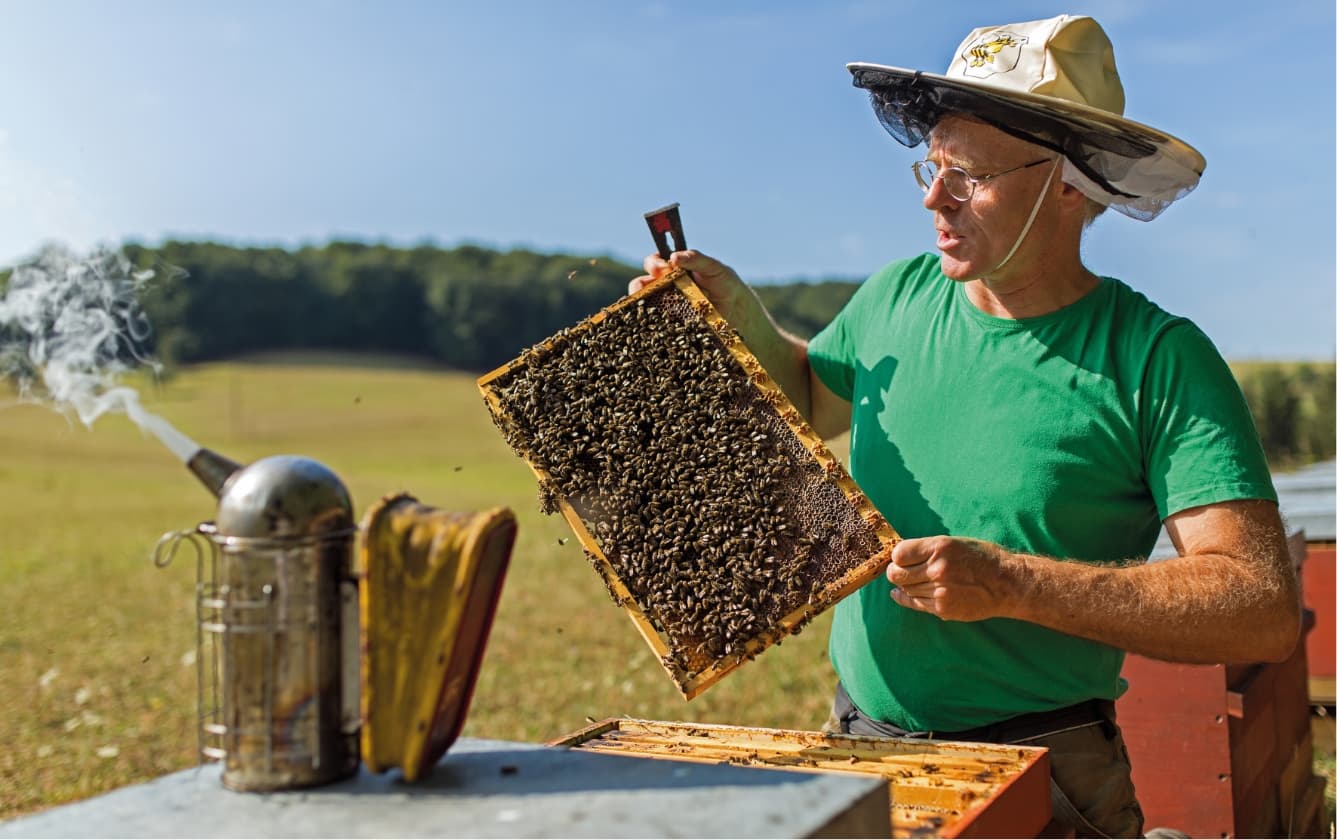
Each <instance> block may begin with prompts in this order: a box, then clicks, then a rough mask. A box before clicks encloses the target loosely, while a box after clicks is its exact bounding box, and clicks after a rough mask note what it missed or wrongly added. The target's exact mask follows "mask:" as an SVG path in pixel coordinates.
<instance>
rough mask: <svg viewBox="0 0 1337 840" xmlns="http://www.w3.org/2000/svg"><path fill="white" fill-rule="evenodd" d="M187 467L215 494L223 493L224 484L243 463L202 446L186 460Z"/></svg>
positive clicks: (220, 494)
mask: <svg viewBox="0 0 1337 840" xmlns="http://www.w3.org/2000/svg"><path fill="white" fill-rule="evenodd" d="M186 468H187V469H189V470H190V471H191V472H193V473H194V474H195V477H196V478H198V479H199V480H200V482H201V483H202V484H204V486H205V487H208V488H209V492H210V493H213V494H214V496H222V495H223V485H224V484H226V483H227V480H228V479H229V478H231V477H232V476H233V475H234V474H235V473H236V472H237V470H239V469H241V464H238V463H237V462H236V461H233V460H231V459H229V458H224V457H223V456H222V455H219V454H218V453H217V452H215V451H213V450H212V449H204V448H201V449H200V450H199V451H198V452H196V453H195V454H194V455H192V456H190V460H188V461H186Z"/></svg>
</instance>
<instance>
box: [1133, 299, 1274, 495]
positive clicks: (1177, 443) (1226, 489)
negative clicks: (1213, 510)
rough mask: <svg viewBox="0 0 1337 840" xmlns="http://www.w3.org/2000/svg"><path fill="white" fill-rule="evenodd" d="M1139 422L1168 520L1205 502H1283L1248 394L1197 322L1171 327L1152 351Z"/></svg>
mask: <svg viewBox="0 0 1337 840" xmlns="http://www.w3.org/2000/svg"><path fill="white" fill-rule="evenodd" d="M1141 422H1142V424H1143V429H1142V439H1143V440H1144V441H1145V442H1146V444H1145V446H1144V457H1145V458H1146V466H1147V481H1148V484H1149V485H1150V490H1151V494H1152V497H1153V498H1154V499H1155V500H1156V509H1157V512H1158V513H1159V514H1160V517H1161V518H1162V519H1164V518H1165V517H1167V516H1170V515H1171V514H1174V513H1178V512H1179V511H1182V510H1186V509H1188V508H1192V507H1197V506H1199V505H1207V504H1216V503H1219V502H1227V501H1234V500H1238V499H1270V500H1271V501H1276V500H1277V493H1276V490H1275V488H1274V487H1273V486H1272V478H1271V474H1270V471H1269V470H1268V465H1267V457H1266V456H1265V455H1264V454H1263V446H1262V442H1261V441H1260V440H1259V436H1258V430H1257V428H1256V427H1255V426H1254V422H1253V415H1252V414H1251V413H1250V412H1249V406H1248V403H1246V402H1245V400H1244V394H1243V393H1242V392H1241V391H1240V388H1239V384H1238V383H1237V382H1236V381H1235V376H1234V374H1233V373H1231V371H1230V367H1229V366H1228V365H1227V364H1226V362H1225V360H1224V359H1223V358H1222V357H1221V354H1220V353H1219V352H1218V351H1217V349H1216V347H1215V346H1214V345H1213V344H1212V342H1211V339H1209V338H1208V337H1207V336H1206V335H1205V334H1204V333H1203V332H1202V331H1201V330H1200V329H1198V328H1197V327H1196V326H1194V325H1193V324H1192V323H1191V322H1188V321H1177V322H1176V323H1174V324H1172V325H1171V326H1169V327H1167V328H1166V330H1165V331H1164V332H1163V333H1162V334H1161V335H1160V337H1159V339H1158V340H1157V342H1156V344H1155V346H1154V347H1153V348H1152V351H1151V354H1150V356H1149V358H1148V364H1147V369H1146V372H1145V374H1144V376H1143V381H1142V399H1141Z"/></svg>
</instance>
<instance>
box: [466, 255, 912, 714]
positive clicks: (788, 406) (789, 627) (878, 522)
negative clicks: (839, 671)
mask: <svg viewBox="0 0 1337 840" xmlns="http://www.w3.org/2000/svg"><path fill="white" fill-rule="evenodd" d="M671 289H676V290H677V292H678V293H680V294H681V295H682V296H683V297H685V298H686V300H687V303H688V305H689V306H690V307H691V308H692V309H694V310H695V311H696V312H697V313H698V314H699V315H700V318H701V321H702V323H703V324H704V325H705V326H706V327H708V328H709V330H710V332H711V333H712V334H713V336H714V338H715V340H717V341H719V342H720V343H721V344H722V345H723V346H724V348H725V349H726V350H727V351H728V352H729V354H730V355H731V356H732V357H733V358H734V360H735V361H737V362H738V363H739V364H740V365H741V366H742V368H743V370H744V372H745V373H746V374H748V377H747V378H748V380H749V382H750V385H751V387H752V388H755V389H757V390H759V391H760V392H761V393H762V396H763V397H764V399H763V400H761V401H760V402H759V404H769V405H770V406H772V408H773V410H774V411H775V412H776V413H777V414H778V415H779V417H780V419H781V420H782V421H783V422H784V425H785V427H787V428H788V429H789V431H790V432H791V433H792V434H793V435H794V437H795V438H797V440H798V442H799V443H800V444H801V445H802V448H803V450H804V451H805V452H806V453H807V454H808V456H809V457H810V458H811V459H812V460H813V461H815V462H816V464H817V466H818V467H819V468H820V469H821V470H822V474H823V475H825V476H826V481H828V482H831V483H833V484H835V485H836V486H837V488H838V489H839V490H840V491H841V495H842V496H843V498H844V500H845V502H846V503H847V504H848V505H849V506H850V507H851V508H853V510H854V512H855V513H856V514H857V515H858V516H859V518H861V519H862V520H863V521H864V523H866V524H867V525H868V527H869V528H870V530H871V531H872V533H873V535H874V536H875V537H876V538H877V540H878V542H879V543H880V545H881V548H880V550H878V551H876V552H875V553H873V554H872V555H871V556H869V557H868V558H866V559H865V560H863V561H862V562H860V563H858V564H856V565H854V566H853V567H850V568H846V569H845V570H844V572H843V573H842V574H840V575H839V576H836V577H835V578H834V579H832V580H829V581H827V582H825V584H824V585H823V586H821V587H820V588H819V589H816V590H815V591H814V592H813V593H812V597H811V598H810V599H809V600H808V602H807V603H805V604H802V605H800V606H799V607H797V608H796V609H794V610H792V611H790V612H789V613H788V614H786V615H785V616H783V617H782V618H780V619H779V620H778V621H777V622H776V623H775V624H774V625H773V626H772V627H770V628H769V629H766V630H763V631H762V632H760V633H758V634H757V635H755V636H753V637H752V638H750V639H747V640H745V641H744V644H743V649H742V650H741V651H736V652H732V653H727V654H724V655H722V656H719V657H716V658H715V659H714V660H712V661H711V662H710V663H709V664H708V665H706V666H705V667H703V668H700V669H696V670H690V671H689V670H686V669H676V668H674V667H671V666H670V665H669V660H668V654H669V653H670V650H671V645H670V644H667V643H666V641H665V638H664V636H663V635H662V634H661V633H660V632H659V631H658V630H656V629H655V627H654V625H653V623H652V622H651V621H650V619H649V618H648V617H647V616H646V614H645V610H644V609H643V607H642V605H641V604H640V603H638V602H637V600H636V598H635V597H634V596H633V595H632V593H631V591H630V590H629V589H628V587H627V586H626V584H625V583H624V582H623V581H622V579H621V578H620V577H619V576H618V574H617V572H616V570H615V569H614V568H613V565H612V563H611V562H610V561H609V560H608V558H607V557H606V556H605V555H604V553H603V551H602V550H601V549H600V548H599V545H598V542H597V541H596V540H595V537H594V535H593V534H592V533H591V532H590V530H589V528H588V527H587V526H586V525H585V523H584V521H583V520H582V519H581V517H580V515H579V513H577V511H576V510H575V508H574V507H573V506H572V505H571V503H570V502H569V501H568V500H567V499H566V498H565V497H564V496H563V495H561V493H559V492H556V490H554V492H553V495H554V497H555V500H556V502H557V505H558V509H559V510H560V511H561V513H562V516H563V517H564V518H565V519H566V521H567V524H568V525H569V526H570V527H571V530H572V531H573V532H574V534H575V536H576V538H577V539H578V540H579V541H580V543H581V545H582V547H583V548H584V549H585V552H586V554H587V556H588V557H589V558H590V561H591V562H592V563H593V564H594V565H595V567H596V571H597V572H598V573H599V574H600V576H601V577H602V578H603V579H604V582H605V583H606V584H607V586H608V589H609V594H610V595H611V596H612V597H613V599H614V600H615V602H617V601H620V602H621V604H620V605H621V607H622V608H623V609H624V610H625V611H626V613H627V616H628V618H630V619H631V621H632V623H633V624H634V625H635V627H636V629H637V630H638V631H639V632H640V634H641V636H642V637H643V638H644V639H645V641H646V643H647V644H648V645H649V646H650V648H651V650H652V651H654V654H655V656H656V657H657V658H658V659H659V662H660V665H661V667H663V669H664V671H665V672H666V673H667V674H668V675H669V677H670V679H672V680H673V682H674V683H675V684H676V685H677V687H678V690H679V691H680V692H681V694H682V696H683V698H684V699H686V700H691V699H693V698H694V697H696V696H698V695H700V694H701V693H702V692H703V691H705V690H706V689H707V688H709V687H710V686H712V685H714V684H715V683H716V682H718V681H719V680H720V679H722V678H723V677H724V676H726V675H727V674H729V673H730V672H732V671H733V670H734V669H736V668H738V667H739V666H740V665H742V664H743V663H744V662H746V661H748V660H751V659H753V658H755V657H756V656H757V655H758V654H760V653H761V652H762V651H764V650H765V649H767V648H768V647H770V646H771V645H774V644H778V643H779V642H780V641H782V640H783V639H784V638H785V637H787V636H789V635H792V634H794V633H796V632H798V630H800V629H802V627H803V626H805V625H806V624H807V623H808V622H809V621H811V620H812V619H813V618H814V617H816V616H817V615H818V614H820V613H822V612H823V611H825V610H826V609H828V608H829V607H831V606H833V605H834V604H835V603H836V602H837V601H839V600H840V599H842V598H844V597H845V596H846V595H849V594H850V593H852V592H854V591H855V590H857V589H859V588H860V587H862V586H864V585H865V584H867V583H868V582H870V581H872V580H874V579H875V578H876V577H877V576H878V575H880V574H881V573H882V571H883V570H884V569H885V568H886V565H887V563H888V562H889V560H890V557H891V549H892V548H893V547H894V546H895V545H896V543H898V542H899V541H900V539H901V538H900V536H899V535H898V534H897V533H896V531H895V530H894V529H893V528H892V527H891V526H890V525H889V524H888V523H887V521H886V519H885V518H884V517H883V516H882V515H881V513H879V512H878V511H877V509H876V508H875V507H874V506H873V505H872V503H870V502H869V501H868V499H867V497H866V496H865V495H864V493H863V491H862V490H861V489H860V488H859V487H858V485H857V484H856V483H855V482H854V480H853V479H852V478H851V477H850V476H849V474H848V472H846V470H845V468H844V466H843V465H842V464H841V463H840V461H838V460H837V459H836V458H835V456H834V455H832V454H831V452H830V450H829V449H827V447H826V444H825V443H824V442H823V441H822V439H821V438H820V437H818V436H817V435H816V434H815V433H814V432H813V431H812V429H811V427H810V426H808V425H807V424H806V423H803V422H802V420H801V415H799V413H798V411H797V409H795V408H794V406H793V404H792V403H791V402H790V401H789V399H788V397H786V396H785V394H784V392H783V391H781V390H780V388H779V387H778V386H777V385H776V384H775V382H774V380H773V379H772V378H771V377H770V376H769V375H767V374H766V372H765V370H764V369H763V367H762V365H761V363H760V362H759V361H758V360H757V358H756V357H755V356H754V355H752V353H751V351H750V350H748V349H747V347H746V346H745V344H744V342H743V341H742V340H741V339H739V338H738V337H737V333H736V332H735V331H734V330H733V329H732V328H731V327H730V326H729V325H728V322H727V321H726V320H725V319H724V317H723V316H721V315H720V313H719V312H718V310H716V309H715V307H714V305H713V304H712V303H711V302H710V300H709V299H708V298H707V297H706V296H705V294H704V293H702V291H701V290H700V288H698V287H697V285H696V283H695V282H694V281H693V280H692V279H691V276H690V275H689V274H688V273H687V272H686V271H683V270H681V269H677V270H674V271H672V272H670V273H669V274H667V275H665V276H664V277H661V278H659V279H658V280H655V281H653V282H651V283H649V284H647V285H646V286H644V287H643V288H641V289H640V290H638V291H636V292H634V293H632V294H630V295H627V296H626V297H623V298H621V299H619V300H618V301H617V302H616V303H614V304H612V305H610V306H608V307H605V308H604V309H602V310H600V311H599V312H597V313H595V314H594V315H592V316H590V317H589V318H587V319H585V320H584V321H582V322H581V323H580V324H578V325H576V326H575V327H573V328H571V332H578V331H581V330H587V329H592V328H593V327H595V326H597V325H598V324H599V323H600V322H602V321H603V320H605V319H606V318H607V317H608V316H609V315H610V314H612V313H615V312H618V311H620V310H622V309H624V308H626V307H628V306H632V305H635V304H636V302H637V301H639V300H642V299H645V298H649V297H653V296H655V295H657V294H660V293H661V292H665V293H667V292H669V290H671ZM726 336H729V338H726ZM553 343H554V342H553V338H549V339H547V340H545V341H543V342H541V343H540V344H539V345H537V346H536V347H535V348H532V349H531V350H530V351H527V352H526V353H524V354H522V355H521V356H519V357H518V358H516V359H514V360H512V361H510V362H508V363H507V364H504V365H502V366H500V367H498V368H496V369H495V370H493V371H491V372H489V373H487V374H485V375H484V376H482V377H480V378H479V379H478V388H479V391H481V392H482V395H483V398H484V401H485V403H486V404H487V407H488V410H489V411H490V412H491V413H492V416H493V418H494V420H496V421H497V422H498V424H502V423H505V422H507V419H508V415H507V413H506V411H505V408H504V407H503V405H502V402H501V399H500V397H499V396H498V395H497V393H496V390H495V386H494V385H493V383H494V382H496V381H497V380H498V379H501V378H502V377H505V376H507V375H509V374H511V373H514V372H515V371H516V370H519V369H521V368H523V367H524V366H525V365H526V364H527V363H528V362H527V360H528V359H530V358H533V357H534V356H535V355H538V356H541V355H542V354H543V353H544V352H545V351H546V350H548V349H550V348H551V347H552V346H553ZM791 417H792V418H798V420H797V422H796V421H795V420H792V419H790V418H791ZM517 454H520V455H521V457H522V458H523V459H524V461H525V463H526V464H528V465H529V467H530V469H531V470H533V472H534V474H535V476H536V477H537V478H538V480H539V484H540V486H541V487H555V485H554V483H553V482H552V479H551V477H550V476H549V475H548V474H547V473H546V472H545V471H544V470H543V469H542V468H540V467H538V466H536V465H535V464H534V463H532V462H531V461H530V460H529V458H528V457H527V456H526V455H525V454H524V453H517Z"/></svg>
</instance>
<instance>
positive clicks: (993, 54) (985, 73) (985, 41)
mask: <svg viewBox="0 0 1337 840" xmlns="http://www.w3.org/2000/svg"><path fill="white" fill-rule="evenodd" d="M1029 40H1030V39H1029V38H1027V37H1026V36H1024V35H1013V34H1012V33H1011V32H1006V31H1001V30H994V31H993V32H990V33H988V34H986V35H982V36H981V37H980V38H978V39H976V40H975V41H973V42H972V43H971V44H970V46H968V47H966V49H965V50H964V51H963V52H962V53H961V58H962V59H964V60H965V65H964V67H963V68H962V72H963V73H965V74H966V75H967V76H974V77H976V78H979V79H985V78H988V77H989V76H992V75H993V74H995V73H1006V72H1008V71H1009V70H1011V69H1013V68H1015V67H1016V66H1017V62H1018V61H1020V60H1021V47H1022V45H1023V44H1025V43H1026V42H1027V41H1029Z"/></svg>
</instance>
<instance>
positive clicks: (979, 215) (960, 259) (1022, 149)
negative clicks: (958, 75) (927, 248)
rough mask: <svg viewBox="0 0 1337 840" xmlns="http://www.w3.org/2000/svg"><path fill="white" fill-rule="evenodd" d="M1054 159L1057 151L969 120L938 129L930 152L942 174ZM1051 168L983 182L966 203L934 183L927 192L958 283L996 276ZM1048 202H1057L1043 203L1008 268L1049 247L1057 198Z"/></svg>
mask: <svg viewBox="0 0 1337 840" xmlns="http://www.w3.org/2000/svg"><path fill="white" fill-rule="evenodd" d="M1049 157H1053V153H1052V152H1050V151H1048V150H1047V149H1043V148H1041V147H1039V146H1035V145H1032V144H1030V143H1026V142H1024V141H1022V140H1018V139H1016V138H1015V137H1011V136H1010V135H1007V134H1004V133H1003V132H1001V131H999V130H998V129H996V128H993V127H992V126H988V125H985V124H984V123H981V122H976V121H974V120H969V119H965V118H961V117H947V118H946V119H944V120H942V122H940V123H938V125H937V126H935V127H934V129H933V135H932V137H931V139H930V141H929V153H928V159H929V160H931V161H933V163H934V164H935V165H937V167H938V170H939V171H942V170H943V169H946V168H947V167H949V166H959V167H960V168H962V169H964V170H966V172H968V173H970V174H971V175H973V176H974V177H976V178H980V177H984V176H987V175H994V174H996V173H999V172H1003V171H1005V170H1008V169H1012V168H1013V167H1018V166H1023V165H1025V164H1028V163H1031V162H1033V161H1036V160H1041V159H1044V158H1049ZM1051 166H1052V165H1051V164H1045V165H1041V166H1034V167H1031V168H1030V169H1023V170H1021V171H1018V172H1010V173H1008V174H1007V175H1004V176H1002V177H1000V178H997V179H995V180H991V181H986V182H984V183H981V184H977V185H976V186H975V194H974V195H973V196H972V197H971V199H970V201H958V200H957V199H955V198H953V197H952V196H951V195H949V194H948V192H947V189H946V188H945V187H944V186H943V184H942V182H941V181H940V180H938V181H934V183H933V185H932V188H931V189H930V190H929V191H928V193H927V194H926V195H925V196H924V207H925V208H926V209H928V210H931V211H933V226H934V228H935V229H936V230H937V232H938V241H937V246H938V250H939V251H941V252H942V270H943V273H944V274H946V275H947V276H948V277H950V278H952V279H953V280H974V279H976V278H980V277H987V276H989V275H990V273H991V272H992V271H993V270H994V269H995V268H996V267H997V266H998V264H999V263H1000V262H1002V261H1003V258H1004V257H1006V256H1007V254H1008V252H1009V251H1010V250H1012V246H1013V244H1014V243H1015V242H1016V241H1017V237H1018V236H1019V235H1020V234H1021V231H1022V229H1023V228H1024V227H1025V225H1026V218H1027V217H1028V216H1029V215H1030V214H1031V209H1032V208H1033V207H1034V206H1035V202H1036V199H1038V198H1039V197H1040V191H1041V189H1042V188H1043V187H1044V184H1045V180H1046V178H1047V177H1048V175H1049V172H1050V169H1051ZM1055 180H1056V179H1055ZM1051 186H1052V185H1051ZM1045 204H1046V205H1050V206H1049V207H1046V206H1041V208H1040V211H1039V214H1037V216H1036V220H1035V222H1034V224H1033V225H1032V229H1031V231H1030V232H1029V233H1028V234H1027V236H1026V241H1024V242H1023V243H1022V245H1021V247H1020V248H1019V250H1018V252H1017V254H1016V255H1015V256H1014V257H1013V258H1012V259H1011V260H1009V261H1008V264H1007V268H1008V269H1013V268H1014V267H1016V268H1021V267H1023V266H1024V264H1025V263H1026V262H1028V260H1026V259H1024V258H1025V257H1026V256H1027V255H1028V254H1035V253H1037V252H1039V251H1043V248H1044V242H1045V230H1046V228H1047V227H1048V225H1047V224H1046V218H1045V217H1046V216H1047V215H1048V214H1046V212H1045V211H1046V210H1047V209H1048V210H1052V202H1050V201H1048V200H1046V202H1045Z"/></svg>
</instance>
